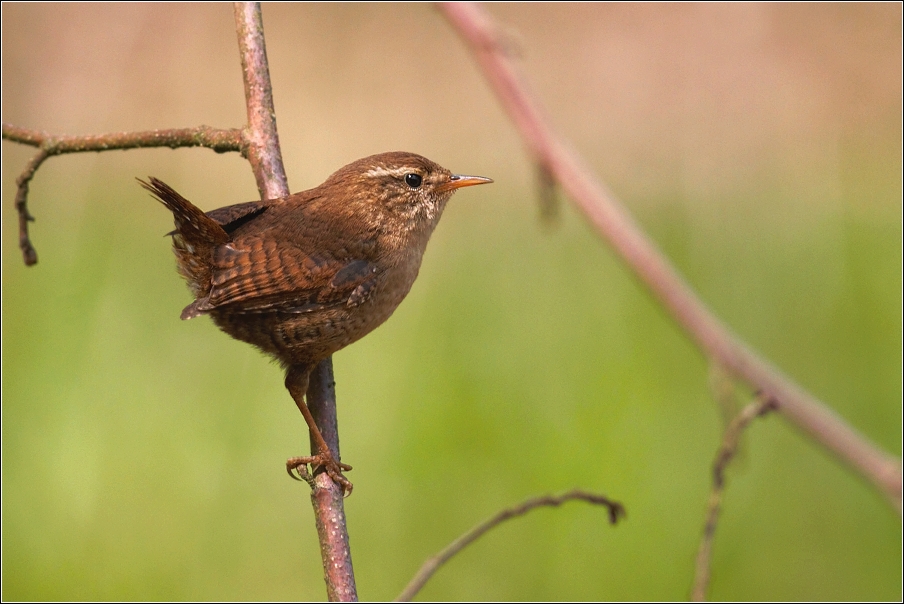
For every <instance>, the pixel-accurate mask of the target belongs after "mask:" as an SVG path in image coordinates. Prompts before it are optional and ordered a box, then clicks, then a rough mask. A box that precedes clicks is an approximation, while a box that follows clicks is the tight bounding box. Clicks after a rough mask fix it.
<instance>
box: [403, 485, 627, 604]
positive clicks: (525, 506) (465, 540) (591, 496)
mask: <svg viewBox="0 0 904 604" xmlns="http://www.w3.org/2000/svg"><path fill="white" fill-rule="evenodd" d="M575 500H577V501H586V502H587V503H592V504H594V505H602V506H605V507H606V508H607V509H608V512H609V524H615V523H616V522H618V521H619V519H621V518H624V517H625V508H624V507H623V506H622V504H620V503H619V502H617V501H612V500H611V499H609V498H608V497H606V496H605V495H597V494H596V493H589V492H587V491H581V490H579V489H575V490H573V491H570V492H568V493H565V494H564V495H559V496H554V495H546V496H543V497H535V498H532V499H528V500H527V501H525V502H524V503H522V504H520V505H516V506H514V507H511V508H506V509H504V510H502V511H501V512H499V513H498V514H496V515H495V516H493V517H492V518H490V519H488V520H485V521H484V522H481V523H480V524H478V525H477V526H475V527H474V528H472V529H471V530H470V531H468V532H467V533H465V534H464V535H462V536H461V537H459V538H458V539H456V540H455V541H453V542H452V543H450V544H449V545H448V546H446V548H445V549H444V550H443V551H441V552H440V553H438V554H436V555H435V556H433V557H431V558H429V559H428V560H427V561H426V562H424V564H423V565H422V566H421V568H420V570H418V572H417V574H416V575H415V576H414V578H413V579H411V582H409V583H408V585H407V586H406V587H405V589H404V590H403V591H402V593H401V594H399V597H398V598H396V600H395V601H396V602H409V601H411V599H412V598H414V596H416V595H417V593H418V592H419V591H420V590H421V589H422V588H423V587H424V585H425V584H426V583H427V581H429V580H430V578H431V577H432V576H433V575H434V574H435V573H436V571H438V570H439V569H440V567H441V566H442V565H443V564H445V563H446V562H448V561H449V559H450V558H452V557H453V556H454V555H455V554H457V553H459V552H460V551H461V550H463V549H464V548H466V547H467V546H469V545H470V544H472V543H474V542H475V541H477V540H478V539H480V538H481V537H482V536H483V535H484V534H485V533H486V532H487V531H490V530H492V529H493V528H495V527H497V526H499V525H500V524H502V523H503V522H505V521H506V520H510V519H512V518H517V517H518V516H523V515H524V514H526V513H528V512H529V511H531V510H533V509H536V508H539V507H558V506H560V505H562V504H563V503H565V502H567V501H575Z"/></svg>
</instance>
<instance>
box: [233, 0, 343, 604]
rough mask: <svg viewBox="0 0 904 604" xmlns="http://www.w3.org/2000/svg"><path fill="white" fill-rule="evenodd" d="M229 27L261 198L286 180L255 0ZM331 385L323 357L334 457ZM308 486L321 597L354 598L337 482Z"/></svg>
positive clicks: (279, 192)
mask: <svg viewBox="0 0 904 604" xmlns="http://www.w3.org/2000/svg"><path fill="white" fill-rule="evenodd" d="M235 27H236V33H237V34H238V40H239V52H240V54H241V57H242V73H243V76H244V81H245V102H246V104H247V107H248V127H247V128H246V131H245V137H246V139H247V141H248V160H249V161H250V162H251V167H252V169H253V170H254V177H255V179H256V180H257V186H258V189H259V190H260V193H261V196H262V198H263V199H276V198H278V197H285V196H287V195H288V194H289V185H288V181H287V180H286V172H285V168H284V167H283V162H282V153H281V151H280V147H279V136H278V135H277V132H276V111H275V109H274V107H273V89H272V86H271V84H270V68H269V66H268V63H267V50H266V46H265V43H264V24H263V19H262V18H261V7H260V4H259V3H257V2H236V3H235ZM334 385H335V383H334V382H333V363H332V359H329V358H328V359H326V360H324V361H322V362H321V363H320V364H319V365H318V366H317V367H316V369H315V370H314V372H313V373H312V374H311V381H310V385H309V387H308V392H307V396H306V399H307V402H308V404H309V407H310V410H311V414H312V415H313V416H314V420H315V421H316V423H317V426H318V427H319V428H320V432H321V434H322V435H323V438H324V439H325V440H326V442H327V444H328V445H329V447H330V449H331V450H332V451H333V452H334V454H335V456H336V459H339V432H338V430H337V424H336V396H335V389H334ZM313 451H314V449H313V448H312V452H313ZM312 488H313V490H312V492H311V504H312V505H313V506H314V516H315V518H316V523H317V534H318V536H319V538H320V552H321V556H322V558H323V570H324V579H325V581H326V586H327V597H328V598H329V599H330V601H355V600H357V599H358V594H357V591H356V587H355V575H354V570H353V569H352V557H351V550H350V549H349V545H348V529H347V528H346V524H345V509H344V504H343V499H342V497H343V492H342V488H341V487H340V486H339V485H337V484H335V483H333V481H332V480H331V479H330V477H329V476H328V475H327V474H326V473H324V472H322V473H320V474H318V475H317V476H316V477H315V479H314V482H313V485H312Z"/></svg>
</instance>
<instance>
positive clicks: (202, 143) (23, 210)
mask: <svg viewBox="0 0 904 604" xmlns="http://www.w3.org/2000/svg"><path fill="white" fill-rule="evenodd" d="M3 139H4V140H9V141H13V142H16V143H21V144H23V145H29V146H32V147H37V148H38V152H37V153H36V154H35V155H34V157H32V158H31V160H30V161H29V162H28V164H26V166H25V169H24V170H22V173H21V174H20V175H19V177H18V178H17V179H16V186H17V190H16V211H17V212H18V213H19V248H20V249H21V250H22V259H23V260H24V261H25V264H26V265H28V266H31V265H33V264H37V262H38V253H37V252H36V251H35V248H34V246H33V245H32V244H31V240H30V239H29V237H28V223H29V222H32V221H34V217H33V216H32V215H31V214H30V213H29V212H28V185H29V183H30V182H31V179H32V178H33V177H34V175H35V172H36V171H37V169H38V168H39V167H40V166H41V164H42V163H44V160H45V159H47V158H48V157H52V156H54V155H63V154H66V153H85V152H89V151H110V150H113V149H140V148H150V147H170V148H171V149H176V148H179V147H207V148H208V149H213V150H214V151H216V152H217V153H225V152H227V151H238V152H240V153H241V154H242V155H245V152H246V144H245V141H244V138H243V137H242V131H241V130H234V129H226V130H224V129H219V128H211V127H209V126H198V127H196V128H172V129H168V130H146V131H144V132H110V133H107V134H87V135H84V136H78V135H67V134H50V133H48V132H41V131H40V130H29V129H27V128H20V127H18V126H13V125H12V124H3Z"/></svg>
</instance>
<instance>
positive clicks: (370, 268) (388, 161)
mask: <svg viewBox="0 0 904 604" xmlns="http://www.w3.org/2000/svg"><path fill="white" fill-rule="evenodd" d="M139 182H140V183H141V185H142V186H143V187H144V188H145V189H147V190H148V191H150V192H151V193H152V194H153V195H154V196H155V197H157V199H159V200H160V201H161V202H162V203H163V205H165V206H166V207H167V208H168V209H169V210H170V211H171V212H172V213H173V218H174V219H175V224H176V229H175V230H174V231H173V232H172V233H170V235H172V236H173V251H174V253H175V254H176V263H177V268H178V270H179V272H180V273H181V274H182V276H183V277H185V279H186V281H188V285H189V287H190V288H191V291H192V293H193V294H194V296H195V298H196V299H195V301H194V302H192V303H191V304H189V305H188V306H186V307H185V309H184V310H183V311H182V318H183V319H191V318H193V317H197V316H199V315H203V314H207V315H210V316H211V318H213V321H214V323H216V324H217V326H219V327H220V329H222V330H223V331H225V332H226V333H227V334H229V335H231V336H232V337H234V338H236V339H239V340H242V341H244V342H248V343H249V344H254V345H255V346H257V347H258V348H260V349H261V350H263V351H264V352H266V353H269V354H271V355H273V356H274V357H275V358H277V359H278V360H279V362H280V363H281V364H282V365H283V367H284V368H285V369H286V382H285V383H286V388H288V390H289V393H290V394H291V395H292V398H293V399H294V400H295V404H296V405H297V406H298V409H299V410H300V411H301V413H302V414H303V415H304V418H305V421H306V422H307V424H308V427H309V429H310V431H311V434H312V437H313V439H314V441H315V442H316V443H317V447H318V449H319V451H318V452H317V454H316V455H313V456H309V457H294V458H290V459H289V460H288V461H287V462H286V465H287V469H288V470H289V474H290V475H293V477H294V474H292V471H293V470H297V471H298V472H299V474H304V473H306V470H302V468H303V467H305V466H306V465H307V464H311V465H312V467H314V468H316V467H317V466H322V467H323V468H324V469H325V471H326V472H327V473H328V474H329V476H330V477H331V478H332V479H333V480H334V481H336V482H337V483H338V484H340V485H341V486H342V488H343V489H344V490H345V491H346V492H347V493H349V492H351V489H352V484H351V483H350V482H349V481H348V479H346V478H345V477H344V476H343V475H342V470H351V466H348V465H346V464H343V463H340V462H339V460H338V459H336V457H334V455H333V454H332V453H331V452H330V449H329V447H328V446H327V444H326V442H325V441H324V439H323V436H321V434H320V431H319V430H318V429H317V425H316V424H315V423H314V419H313V417H311V413H310V411H308V408H307V406H306V404H305V402H304V396H305V393H306V392H307V389H308V378H309V376H310V373H311V370H312V369H313V368H314V367H315V366H316V365H317V363H319V362H320V361H322V360H323V359H325V358H327V357H328V356H330V355H331V354H333V353H334V352H336V351H337V350H339V349H341V348H344V347H345V346H348V345H349V344H351V343H352V342H354V341H356V340H358V339H360V338H362V337H364V336H365V335H367V334H368V333H370V332H371V331H372V330H373V329H375V328H376V327H377V326H379V325H380V324H381V323H383V322H384V321H385V320H386V319H388V318H389V316H390V315H391V314H392V313H393V311H394V310H395V309H396V307H397V306H398V305H399V303H400V302H401V301H402V299H403V298H404V297H405V296H406V295H407V294H408V291H409V290H410V289H411V285H412V284H413V283H414V279H415V278H416V277H417V273H418V269H419V268H420V266H421V259H422V258H423V255H424V250H425V249H426V247H427V241H428V240H429V239H430V235H431V234H432V233H433V229H434V228H435V227H436V224H437V222H438V221H439V218H440V216H441V215H442V213H443V209H444V208H445V207H446V202H447V201H449V198H450V197H451V196H452V194H453V193H454V192H455V190H456V189H460V188H461V187H468V186H471V185H479V184H484V183H490V182H493V181H492V180H491V179H489V178H484V177H482V176H463V175H459V174H452V173H451V172H450V171H449V170H447V169H445V168H443V167H442V166H439V165H438V164H435V163H433V162H432V161H430V160H429V159H427V158H425V157H421V156H420V155H415V154H414V153H403V152H393V153H382V154H380V155H372V156H370V157H365V158H364V159H359V160H358V161H356V162H353V163H351V164H349V165H347V166H345V167H344V168H341V169H339V170H338V171H336V172H335V173H334V174H333V175H332V176H330V177H329V178H328V179H327V180H326V182H324V183H323V184H322V185H320V186H319V187H315V188H313V189H309V190H307V191H303V192H301V193H295V194H294V195H289V196H288V197H284V198H281V199H270V200H264V201H252V202H248V203H240V204H237V205H231V206H227V207H224V208H220V209H218V210H213V211H211V212H207V213H204V212H202V211H201V210H200V209H198V208H197V207H195V206H194V205H193V204H192V203H191V202H189V201H188V200H187V199H185V198H184V197H182V196H181V195H179V193H177V192H176V191H174V190H173V189H172V188H170V187H169V186H168V185H166V184H165V183H163V182H161V181H160V180H158V179H156V178H153V177H152V178H150V182H144V181H141V180H139Z"/></svg>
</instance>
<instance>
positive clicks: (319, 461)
mask: <svg viewBox="0 0 904 604" xmlns="http://www.w3.org/2000/svg"><path fill="white" fill-rule="evenodd" d="M308 464H310V465H311V471H310V472H309V471H308ZM317 468H323V470H324V471H325V472H326V473H327V475H328V476H329V477H330V478H332V479H333V482H335V483H336V484H338V485H339V486H340V487H341V488H342V494H343V496H345V497H348V496H349V495H351V494H352V488H354V487H353V485H352V483H351V482H349V480H348V478H346V477H345V476H343V475H342V472H348V471H349V470H351V469H352V467H351V466H350V465H348V464H347V463H342V462H341V461H336V458H335V457H333V454H332V453H330V452H326V453H324V452H321V453H319V454H318V455H308V456H305V457H290V458H289V459H287V460H286V471H287V472H288V473H289V476H291V477H292V478H294V479H295V480H303V481H305V482H306V483H308V484H309V485H311V487H313V486H314V474H313V472H315V471H316V470H317Z"/></svg>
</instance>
